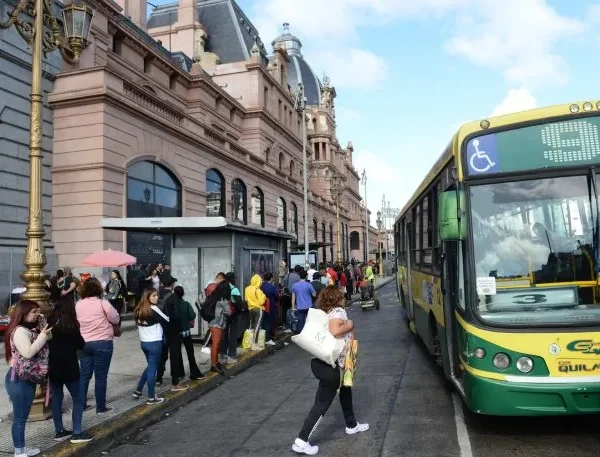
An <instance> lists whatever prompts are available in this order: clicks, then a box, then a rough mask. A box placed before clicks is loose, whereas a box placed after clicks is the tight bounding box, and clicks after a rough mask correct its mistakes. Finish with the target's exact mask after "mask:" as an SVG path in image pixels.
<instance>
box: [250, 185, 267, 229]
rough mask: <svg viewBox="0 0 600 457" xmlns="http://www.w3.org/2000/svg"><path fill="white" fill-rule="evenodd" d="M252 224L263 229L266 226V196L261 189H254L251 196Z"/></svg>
mask: <svg viewBox="0 0 600 457" xmlns="http://www.w3.org/2000/svg"><path fill="white" fill-rule="evenodd" d="M250 205H251V208H250V214H251V216H250V222H252V223H253V224H256V225H260V226H261V227H264V226H265V195H264V194H263V191H262V190H260V188H258V187H255V188H254V189H252V194H251V195H250Z"/></svg>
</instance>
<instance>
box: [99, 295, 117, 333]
mask: <svg viewBox="0 0 600 457" xmlns="http://www.w3.org/2000/svg"><path fill="white" fill-rule="evenodd" d="M102 301H104V300H102ZM102 301H101V302H100V306H101V307H102V312H103V313H104V317H106V320H107V321H108V316H107V315H106V311H104V306H102ZM110 306H112V305H110ZM108 323H109V324H110V325H112V328H113V335H114V337H115V338H118V337H120V336H121V333H122V332H121V317H119V323H118V324H113V323H112V322H111V321H108Z"/></svg>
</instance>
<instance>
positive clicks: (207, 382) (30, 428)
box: [0, 277, 393, 456]
mask: <svg viewBox="0 0 600 457" xmlns="http://www.w3.org/2000/svg"><path fill="white" fill-rule="evenodd" d="M392 280H393V277H384V278H381V279H380V278H377V282H376V287H377V288H379V287H381V286H383V285H385V284H387V283H388V282H390V281H392ZM358 298H359V296H358V295H355V296H353V300H352V301H353V302H354V301H357V300H358ZM123 330H124V331H123V334H122V336H121V337H120V338H115V343H114V344H115V349H114V353H113V359H112V362H111V366H110V371H109V376H108V389H107V404H108V406H111V407H113V408H114V409H113V411H111V412H110V413H108V414H102V415H97V414H96V413H95V408H91V409H90V410H89V411H85V412H84V413H83V426H84V428H85V429H86V430H90V432H91V433H92V434H93V435H94V436H95V439H94V441H92V442H90V443H88V444H87V445H71V444H69V443H68V441H67V442H66V443H60V444H58V445H57V444H56V443H55V442H54V440H53V438H54V425H53V422H52V419H49V420H46V421H43V422H28V423H27V428H26V443H27V446H29V447H38V448H40V449H42V451H44V452H45V454H46V455H54V456H58V455H60V456H75V455H84V454H85V453H87V452H92V450H93V451H98V450H103V449H106V448H108V447H109V446H110V445H111V444H112V443H114V441H115V440H117V439H118V437H119V436H123V435H124V434H129V433H133V432H135V431H137V430H138V429H139V428H143V427H146V426H148V425H150V424H151V423H153V422H155V421H157V420H159V419H160V418H161V417H162V416H164V415H165V414H167V413H169V412H171V411H175V410H176V409H177V408H179V407H181V406H183V405H185V404H186V403H188V402H190V401H193V400H195V399H196V398H198V397H199V396H201V395H203V394H204V393H206V392H208V391H209V390H211V389H213V388H215V387H217V386H218V385H220V384H222V383H223V382H226V381H227V379H228V377H229V376H234V375H237V374H239V373H240V372H242V371H244V370H246V369H247V368H249V367H250V366H252V365H254V364H255V363H257V362H258V361H259V360H260V359H262V358H264V357H266V356H268V355H270V354H272V353H273V352H274V351H276V350H279V349H281V348H283V347H284V346H285V345H287V344H289V341H290V336H289V335H288V336H286V337H285V338H283V339H281V340H279V341H278V343H277V346H272V347H267V349H265V350H264V351H260V352H251V351H245V353H242V352H239V353H238V354H239V357H238V363H237V364H235V365H232V366H231V368H229V369H228V370H227V375H226V376H220V375H218V374H215V373H210V374H209V372H208V370H209V368H210V364H209V358H208V355H206V354H202V353H201V348H202V346H201V345H200V344H197V345H195V346H194V347H195V353H196V360H197V362H198V364H199V365H200V369H201V370H202V372H203V373H204V374H206V375H207V377H206V378H205V379H203V380H199V381H191V382H189V381H187V382H186V383H190V389H188V390H187V391H185V392H176V393H174V392H170V387H171V386H170V374H169V372H168V368H169V363H168V362H167V373H165V376H164V380H165V382H166V384H165V385H164V386H163V387H161V388H157V394H158V395H159V396H161V397H164V398H165V402H164V403H162V404H161V405H156V406H146V405H145V402H144V401H142V400H135V399H133V397H132V396H131V394H132V392H133V391H134V389H135V387H136V384H137V382H138V379H139V376H140V374H141V373H142V371H143V370H144V368H145V367H146V360H145V358H144V355H143V353H142V351H141V349H140V343H139V337H138V333H137V331H134V330H135V324H134V323H133V322H132V321H124V322H123ZM3 346H4V345H3V344H0V348H1V349H3ZM182 351H183V348H182ZM238 351H241V349H238ZM183 359H184V364H185V369H186V374H188V375H189V366H188V363H187V357H186V355H185V351H183ZM7 371H8V366H7V364H6V362H4V360H2V362H0V418H2V420H3V421H2V422H1V423H0V454H3V453H8V454H12V453H13V452H14V449H13V447H12V439H11V425H12V422H11V421H10V420H8V415H9V414H10V413H11V412H12V406H11V404H10V402H9V398H8V395H7V393H6V389H5V388H4V379H5V376H6V372H7ZM93 398H94V380H93V379H92V381H91V383H90V388H89V392H88V399H89V400H88V401H89V403H90V404H91V405H92V406H95V402H94V399H93ZM63 411H64V414H63V421H64V426H65V428H67V429H72V428H71V401H70V397H69V395H68V394H65V401H64V405H63ZM51 448H53V449H51ZM50 449H51V450H50ZM48 451H50V452H48Z"/></svg>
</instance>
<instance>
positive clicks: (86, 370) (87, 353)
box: [79, 340, 113, 412]
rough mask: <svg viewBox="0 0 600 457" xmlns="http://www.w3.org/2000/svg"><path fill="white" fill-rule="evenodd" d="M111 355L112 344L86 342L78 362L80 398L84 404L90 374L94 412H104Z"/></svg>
mask: <svg viewBox="0 0 600 457" xmlns="http://www.w3.org/2000/svg"><path fill="white" fill-rule="evenodd" d="M112 355H113V342H112V340H107V341H88V342H87V343H85V346H84V347H83V351H82V353H81V357H80V359H79V362H80V364H81V398H82V399H83V402H84V403H86V400H87V393H88V388H89V386H90V380H91V379H92V374H93V375H94V381H95V388H94V393H95V396H96V412H103V411H105V410H106V384H107V379H108V369H109V367H110V360H111V359H112Z"/></svg>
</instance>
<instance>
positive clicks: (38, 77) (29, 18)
mask: <svg viewBox="0 0 600 457" xmlns="http://www.w3.org/2000/svg"><path fill="white" fill-rule="evenodd" d="M52 6H53V2H51V1H50V0H20V1H19V3H18V4H17V5H16V6H15V8H14V9H13V10H12V11H11V12H10V13H9V15H8V19H7V20H6V21H4V22H0V29H8V28H10V27H11V26H13V25H14V26H15V28H16V30H17V32H18V33H19V35H21V37H22V38H23V39H24V40H25V41H26V42H27V44H29V45H30V46H32V51H31V94H30V100H31V111H30V127H29V221H28V223H27V230H26V231H25V235H26V237H27V249H26V250H25V257H24V260H23V263H24V265H25V271H24V272H23V273H22V274H21V278H22V279H23V281H25V284H26V287H27V290H26V291H25V293H24V294H23V298H24V299H28V300H34V301H36V302H38V303H39V305H40V307H41V308H42V311H43V312H45V313H46V312H48V311H49V304H48V293H47V292H46V291H45V290H44V281H45V280H46V278H47V277H48V275H47V274H46V272H45V271H44V267H45V266H46V252H45V250H44V235H45V234H46V232H45V230H44V221H43V208H42V110H43V97H44V95H43V88H42V59H43V56H44V55H45V54H46V53H47V52H52V51H55V50H58V51H59V52H60V54H61V56H62V58H63V60H65V61H66V62H69V63H76V62H78V61H79V58H80V56H81V52H82V51H83V49H85V48H86V47H87V46H88V44H89V43H88V41H87V38H88V35H89V33H90V29H91V27H92V19H93V17H94V13H93V11H92V10H91V9H89V8H88V7H87V6H86V5H73V4H71V5H67V6H65V7H64V8H63V10H62V17H63V24H62V26H63V31H62V33H61V27H60V25H59V22H58V19H57V18H56V17H55V16H54V13H53V11H52ZM63 35H64V36H63Z"/></svg>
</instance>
